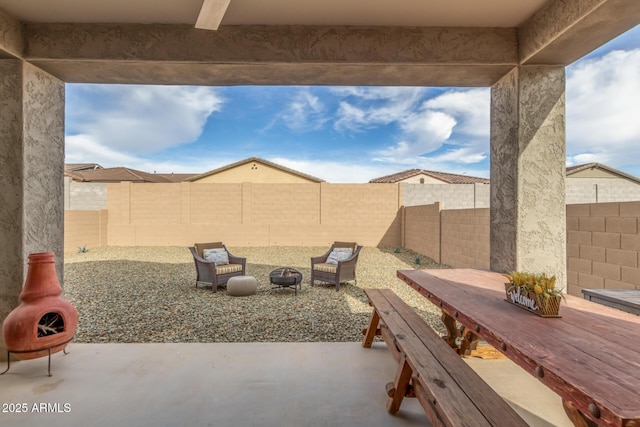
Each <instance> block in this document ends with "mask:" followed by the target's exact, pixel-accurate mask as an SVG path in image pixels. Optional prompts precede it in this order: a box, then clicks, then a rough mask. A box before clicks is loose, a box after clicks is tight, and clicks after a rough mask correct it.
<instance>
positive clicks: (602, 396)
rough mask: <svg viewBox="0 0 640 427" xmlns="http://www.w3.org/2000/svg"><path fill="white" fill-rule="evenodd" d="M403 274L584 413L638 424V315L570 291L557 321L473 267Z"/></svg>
mask: <svg viewBox="0 0 640 427" xmlns="http://www.w3.org/2000/svg"><path fill="white" fill-rule="evenodd" d="M398 277H399V278H400V279H402V280H403V281H404V282H406V283H407V284H409V285H410V286H412V287H413V288H414V289H416V290H417V291H418V292H420V293H421V294H422V295H423V296H425V297H427V298H428V299H429V300H431V301H432V302H433V303H435V304H436V305H438V306H440V307H441V308H442V309H443V310H444V311H445V312H447V313H448V314H449V315H451V316H452V317H454V318H456V320H458V321H459V322H461V323H463V324H464V325H465V326H466V327H467V328H469V329H470V330H472V331H474V332H476V333H477V335H479V336H480V337H482V338H483V339H485V340H486V341H487V342H489V343H490V344H491V345H493V346H494V347H496V348H497V349H498V350H501V351H502V352H503V353H505V354H506V355H507V357H509V358H510V359H512V360H514V361H515V362H516V363H518V364H519V365H520V366H521V367H523V368H524V369H525V370H527V371H528V372H529V373H530V374H532V375H535V376H537V377H538V378H539V379H540V381H542V382H543V383H545V384H546V385H547V386H549V387H550V388H551V389H553V390H554V391H555V392H556V393H558V394H559V395H560V396H561V397H562V398H563V399H565V400H567V401H569V402H571V403H573V404H574V405H575V406H576V407H578V408H579V409H581V410H582V411H583V412H585V413H586V412H587V411H589V409H591V411H593V412H594V413H595V412H600V417H601V418H600V419H601V420H606V422H607V423H609V424H611V425H620V426H622V425H625V421H629V420H636V421H639V422H640V351H639V350H640V317H638V316H636V315H633V314H630V313H625V312H623V311H620V310H617V309H614V308H610V307H606V306H603V305H600V304H596V303H593V302H590V301H587V300H584V299H582V298H577V297H573V296H571V295H566V301H565V302H563V303H562V304H561V307H560V315H561V316H562V317H560V318H542V317H539V316H536V315H535V314H533V313H530V312H528V311H526V310H523V309H522V308H520V307H517V306H515V305H513V304H509V303H508V302H506V301H505V289H504V283H505V282H506V279H505V278H504V276H502V275H501V274H499V273H496V272H491V271H486V270H474V269H442V270H399V271H398Z"/></svg>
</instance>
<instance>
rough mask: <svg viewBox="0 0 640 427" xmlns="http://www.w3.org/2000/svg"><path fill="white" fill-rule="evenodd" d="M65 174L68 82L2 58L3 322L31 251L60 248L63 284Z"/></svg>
mask: <svg viewBox="0 0 640 427" xmlns="http://www.w3.org/2000/svg"><path fill="white" fill-rule="evenodd" d="M63 175H64V83H63V82H61V81H60V80H58V79H57V78H55V77H52V76H51V75H49V74H47V73H45V72H44V71H42V70H40V69H38V68H36V67H34V66H33V65H30V64H27V63H25V62H23V61H21V60H18V59H0V236H1V239H0V259H1V260H2V262H0V322H2V321H4V319H5V317H6V316H7V314H9V312H10V311H11V310H13V309H14V308H15V307H16V306H17V305H18V303H19V295H20V291H21V290H22V285H23V284H24V279H25V276H26V272H27V265H26V260H27V257H28V255H29V254H30V253H32V252H44V251H53V252H55V254H56V269H57V272H58V276H59V279H60V283H61V284H62V283H63V282H62V273H63V263H64V260H63V255H64V234H63V228H64V183H63V181H64V179H63ZM0 334H1V332H0ZM5 359H6V347H5V346H4V340H0V360H5Z"/></svg>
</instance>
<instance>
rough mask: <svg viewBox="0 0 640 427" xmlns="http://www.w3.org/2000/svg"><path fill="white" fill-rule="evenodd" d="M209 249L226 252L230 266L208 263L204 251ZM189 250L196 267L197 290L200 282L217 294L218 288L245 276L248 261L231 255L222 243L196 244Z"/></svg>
mask: <svg viewBox="0 0 640 427" xmlns="http://www.w3.org/2000/svg"><path fill="white" fill-rule="evenodd" d="M207 249H224V250H226V251H227V254H228V257H229V264H225V265H215V263H214V262H213V261H207V260H206V259H205V258H204V251H205V250H207ZM189 250H190V251H191V255H193V262H194V263H195V265H196V273H197V277H196V288H197V287H198V282H202V283H206V284H208V285H211V287H212V288H213V292H217V291H218V286H225V285H226V284H227V281H229V279H230V278H232V277H234V276H244V275H245V268H246V264H247V259H246V258H241V257H237V256H235V255H233V254H231V252H229V250H228V249H227V248H226V246H225V245H224V244H223V243H222V242H213V243H196V244H195V245H193V246H191V247H189Z"/></svg>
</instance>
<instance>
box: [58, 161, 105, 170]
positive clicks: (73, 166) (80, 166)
mask: <svg viewBox="0 0 640 427" xmlns="http://www.w3.org/2000/svg"><path fill="white" fill-rule="evenodd" d="M93 169H102V166H100V165H99V164H97V163H65V164H64V170H65V171H84V170H93Z"/></svg>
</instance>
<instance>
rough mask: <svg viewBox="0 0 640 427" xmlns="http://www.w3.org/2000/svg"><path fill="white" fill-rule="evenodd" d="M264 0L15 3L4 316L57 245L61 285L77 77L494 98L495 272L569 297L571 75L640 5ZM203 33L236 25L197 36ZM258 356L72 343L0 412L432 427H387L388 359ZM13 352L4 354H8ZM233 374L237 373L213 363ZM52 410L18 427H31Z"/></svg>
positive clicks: (22, 380)
mask: <svg viewBox="0 0 640 427" xmlns="http://www.w3.org/2000/svg"><path fill="white" fill-rule="evenodd" d="M262 3H263V2H259V1H254V0H231V3H230V5H229V2H224V1H223V2H220V3H217V2H215V1H208V0H207V1H205V7H204V8H203V11H204V12H203V13H204V15H201V16H200V17H198V15H199V11H200V6H201V2H200V1H199V0H190V1H180V0H163V1H161V2H155V3H154V4H153V5H151V6H150V5H149V4H148V2H145V1H143V0H130V1H128V2H126V4H124V3H122V4H120V3H114V2H83V1H77V2H74V1H72V2H67V3H64V4H62V3H61V4H56V5H52V4H51V3H50V2H46V1H44V0H41V1H40V0H38V1H36V0H32V1H29V2H23V1H18V0H0V75H1V76H2V81H1V84H0V100H2V101H0V135H2V138H1V139H0V170H2V174H1V175H0V201H2V203H1V204H0V206H1V207H0V234H1V235H2V236H3V243H2V244H1V245H0V257H1V258H2V259H3V263H2V264H0V320H3V319H4V318H5V317H6V316H7V314H8V313H9V312H10V311H11V310H12V309H13V308H15V307H16V306H17V305H18V302H19V300H18V296H19V294H20V291H21V286H22V284H23V283H24V279H25V275H26V267H27V266H26V259H27V256H28V254H29V253H33V252H42V251H54V252H55V253H56V256H57V263H58V266H57V271H58V274H59V275H60V282H61V283H63V284H64V280H63V277H62V271H63V268H62V265H63V242H64V238H63V236H64V226H63V224H64V201H63V194H64V191H63V163H64V107H65V99H64V85H65V83H75V82H78V83H136V84H190V85H275V84H278V85H389V86H395V85H409V86H413V85H419V86H484V87H491V182H492V188H491V268H492V269H493V270H496V271H506V270H533V271H545V272H547V273H549V274H555V275H556V276H557V277H558V279H559V281H558V282H559V286H564V285H565V282H566V266H565V264H566V256H565V255H566V242H565V239H566V238H565V235H566V230H565V228H566V213H565V203H564V179H565V173H564V172H565V109H564V107H565V76H564V67H565V66H567V65H568V64H570V63H572V62H573V61H575V60H576V59H578V58H580V57H582V56H584V55H586V54H587V53H589V52H591V51H592V50H593V49H595V48H597V47H599V46H601V45H602V44H604V43H606V42H607V41H609V40H611V39H612V38H614V37H616V36H618V35H619V34H621V33H623V32H624V31H626V30H628V29H630V28H632V27H633V26H635V25H637V24H638V23H640V2H638V1H637V0H549V1H544V0H526V1H525V0H523V1H518V2H513V1H509V0H496V1H494V2H491V3H490V4H489V3H487V2H478V1H473V0H463V1H461V2H448V3H443V2H440V1H435V0H430V1H415V0H404V1H396V2H393V3H389V2H384V5H382V4H381V5H379V6H375V5H372V4H371V3H370V2H364V1H353V2H340V1H323V2H312V3H310V4H308V5H307V6H308V7H309V8H310V9H309V10H303V9H300V6H299V2H294V1H290V0H281V1H278V2H273V3H272V2H270V3H269V8H268V10H266V9H261V7H260V6H261V4H262ZM265 4H266V3H265ZM227 5H229V7H228V9H227V7H226V6H227ZM348 6H352V7H348ZM207 11H208V12H211V15H209V14H208V12H207ZM225 11H226V12H227V13H226V14H225ZM215 12H218V13H215ZM216 17H217V18H218V19H216ZM210 18H212V19H213V21H210ZM201 19H202V20H204V22H208V23H207V24H206V26H207V27H208V28H217V27H218V24H220V26H219V28H218V29H217V30H210V29H198V28H194V24H195V23H196V21H201ZM105 22H107V23H105ZM191 243H192V242H188V241H185V242H184V244H185V246H187V245H188V244H191ZM252 345H253V346H261V345H262V344H257V343H254V344H246V345H244V344H243V345H240V344H233V345H232V344H224V343H220V344H202V345H198V344H192V345H187V344H161V345H135V344H124V345H115V344H105V345H90V344H86V345H73V346H72V351H74V357H73V358H72V357H63V356H62V355H56V356H55V357H54V362H53V364H54V366H53V372H54V377H52V378H48V377H46V376H45V375H46V374H45V373H44V372H45V366H43V367H42V371H41V370H39V369H33V368H34V366H35V365H39V364H43V365H46V361H45V359H38V360H36V361H31V362H25V363H17V364H15V367H12V371H11V375H5V376H4V377H2V378H0V382H1V383H2V398H3V403H10V402H13V403H18V402H23V401H24V402H27V403H35V402H41V401H42V402H49V403H52V402H59V403H61V404H64V403H71V406H72V408H71V410H72V412H70V413H67V414H56V415H55V416H47V423H49V424H54V425H55V423H59V424H60V425H62V424H65V425H68V424H69V420H70V418H68V417H74V418H73V422H72V424H85V423H89V422H90V423H91V424H93V425H96V424H100V423H101V422H103V423H104V424H105V425H107V424H108V425H113V424H114V423H116V422H122V423H123V424H128V425H135V424H152V423H154V424H155V421H157V424H159V425H162V424H165V425H175V424H177V423H178V424H205V423H208V424H210V425H225V424H226V425H229V424H233V425H243V424H256V423H257V422H256V420H259V421H260V422H261V423H265V424H273V425H276V424H277V425H281V424H283V423H282V421H281V420H282V419H283V418H282V417H283V416H287V415H290V416H291V423H290V424H298V423H301V424H302V425H334V424H336V422H335V420H337V424H340V425H347V424H352V423H353V424H356V425H357V424H358V423H360V420H362V419H363V418H360V417H367V422H362V424H363V425H364V424H370V425H387V424H385V423H388V422H393V423H398V424H397V425H411V423H412V422H416V421H417V419H418V418H419V420H420V421H419V422H421V423H423V422H424V421H426V418H424V414H421V413H420V411H419V408H418V407H417V405H416V406H410V405H407V406H406V407H405V408H403V409H404V410H407V408H409V407H411V408H415V413H413V412H412V413H413V414H414V415H415V417H418V418H416V419H414V418H413V416H414V415H411V416H410V417H408V418H407V419H402V418H397V417H396V418H393V417H390V416H388V415H387V414H386V413H385V411H384V405H383V404H382V401H383V400H384V398H385V396H384V395H381V396H378V394H377V391H376V390H378V388H379V386H381V385H383V384H384V382H385V381H388V378H389V375H393V360H392V359H391V358H389V357H388V354H387V353H386V350H378V349H376V350H370V351H365V350H364V349H361V348H360V347H359V346H358V345H357V344H353V343H348V344H326V343H313V344H269V345H266V344H265V348H261V349H260V351H258V353H261V354H262V357H261V358H260V359H259V360H257V359H252V358H251V357H249V358H248V359H245V356H247V352H246V351H245V350H247V348H246V347H245V346H249V347H251V346H252ZM76 347H77V349H76ZM5 350H6V347H5V345H4V342H0V358H4V357H5V354H6V351H5ZM249 354H252V353H251V352H249ZM322 355H327V356H326V357H319V356H322ZM340 355H342V357H339V356H340ZM333 357H339V359H340V360H336V361H333V360H332V359H331V358H333ZM219 360H225V361H226V360H228V361H230V362H232V363H233V364H232V365H231V367H229V368H228V369H224V370H222V369H216V368H215V367H219V366H221V365H220V364H219V363H218V361H219ZM265 360H266V361H268V362H269V363H273V364H274V365H273V366H272V365H270V364H265ZM483 363H484V361H483ZM487 363H489V362H487ZM496 363H499V362H496ZM203 367H210V368H211V369H202V368H203ZM372 367H375V368H372ZM380 367H384V368H380ZM267 368H268V369H267ZM340 369H344V371H340ZM385 369H388V371H385ZM498 371H499V373H501V372H509V371H508V370H506V368H505V369H502V368H498ZM264 373H268V375H267V376H262V374H264ZM294 374H295V375H294ZM378 374H380V377H379V378H377V377H375V375H378ZM219 375H222V377H220V376H219ZM307 375H308V376H307ZM332 375H335V382H332V381H333V380H331V378H334V377H333V376H332ZM514 377H515V375H514ZM220 378H222V382H220ZM382 378H384V380H383V379H382ZM518 378H520V377H519V376H518ZM167 379H170V381H168V380H167ZM528 380H531V379H530V378H528ZM368 381H371V385H370V384H369V383H368ZM487 381H489V380H487ZM504 383H505V382H504V381H502V380H500V381H498V382H497V383H495V386H494V387H495V388H496V389H498V388H499V387H502V386H504ZM533 383H534V384H536V383H535V381H533ZM492 385H493V384H492ZM210 386H211V387H212V388H209V387H210ZM524 387H525V386H521V385H520V386H519V385H514V388H516V389H518V388H521V389H523V388H524ZM526 387H527V390H529V387H530V385H529V384H527V385H526ZM531 387H533V385H531ZM307 393H310V394H307ZM369 393H370V394H369ZM337 396H340V397H343V398H341V399H337V398H336V397H337ZM305 397H306V398H305ZM245 398H246V399H245ZM506 398H507V399H509V398H508V397H506ZM216 399H217V400H216ZM354 399H355V400H354ZM75 402H78V403H77V404H76V403H75ZM141 402H143V403H141ZM177 402H179V403H180V405H176V403H177ZM212 402H214V403H212ZM378 402H379V403H380V404H376V403H378ZM294 403H295V404H294ZM409 403H410V404H415V402H409ZM306 405H309V406H306ZM336 405H338V406H336ZM339 405H343V406H339ZM517 405H520V404H519V403H517ZM556 407H557V408H558V409H559V410H560V406H559V405H558V406H555V405H548V406H545V407H544V408H543V409H531V413H533V414H543V413H544V414H549V413H551V412H552V411H553V408H556ZM137 408H139V409H137ZM253 408H255V410H252V409H253ZM374 408H375V409H374ZM286 409H289V411H286ZM299 409H301V410H300V411H299V412H298V410H299ZM62 410H64V408H62ZM356 411H357V415H356ZM5 415H7V414H3V419H4V416H5ZM42 415H43V414H38V413H29V414H11V415H8V416H10V417H11V422H12V425H33V424H34V423H37V422H40V421H41V420H42V418H40V419H39V418H37V417H40V416H42ZM156 415H158V416H159V417H160V418H159V419H157V420H155V419H153V417H155V416H156ZM312 415H313V417H312ZM174 416H175V417H176V418H172V417H174ZM252 416H256V417H259V418H252ZM75 417H78V418H75ZM119 417H120V418H119ZM127 417H132V418H127ZM211 417H219V418H211ZM238 417H239V418H238ZM325 417H326V418H325ZM341 417H344V419H341ZM163 420H166V421H163ZM185 420H192V421H193V422H191V423H186V422H185ZM236 420H238V422H236ZM243 421H246V422H243ZM21 423H22V424H21ZM305 423H306V424H305ZM549 423H551V424H553V425H559V424H557V423H556V421H549ZM388 425H396V424H388ZM536 425H537V424H536ZM540 425H544V424H540Z"/></svg>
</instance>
